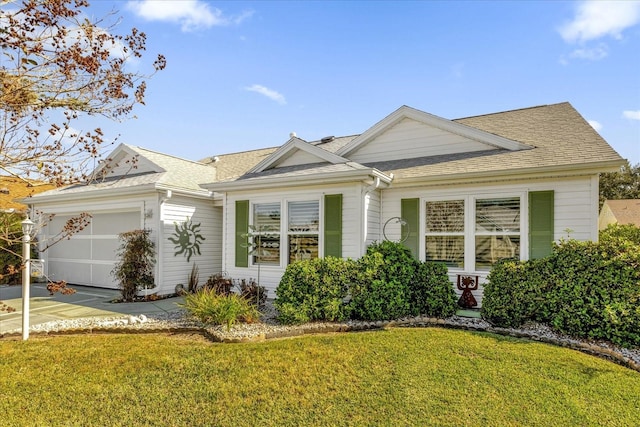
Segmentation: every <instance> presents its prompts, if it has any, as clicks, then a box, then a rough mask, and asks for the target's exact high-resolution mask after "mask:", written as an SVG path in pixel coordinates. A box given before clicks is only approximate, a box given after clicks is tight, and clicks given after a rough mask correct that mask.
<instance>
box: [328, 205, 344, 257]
mask: <svg viewBox="0 0 640 427" xmlns="http://www.w3.org/2000/svg"><path fill="white" fill-rule="evenodd" d="M324 256H334V257H338V258H342V194H326V195H325V196H324Z"/></svg>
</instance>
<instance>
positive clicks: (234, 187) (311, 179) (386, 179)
mask: <svg viewBox="0 0 640 427" xmlns="http://www.w3.org/2000/svg"><path fill="white" fill-rule="evenodd" d="M371 177H373V178H379V179H380V181H381V182H383V183H385V184H389V183H391V181H392V180H393V177H392V176H389V175H386V174H384V173H383V172H380V171H379V170H377V169H358V170H353V171H343V172H337V173H336V172H328V173H319V174H313V175H310V176H305V177H304V178H302V179H296V180H295V181H293V180H292V177H290V176H287V177H273V178H260V179H250V180H244V181H243V180H238V181H231V182H218V183H210V184H203V185H202V186H203V187H204V188H207V189H208V190H210V191H215V192H218V193H224V192H227V191H241V190H248V189H250V190H257V189H266V188H282V187H293V186H296V187H297V186H304V185H317V184H318V182H321V183H322V184H338V183H344V182H354V181H363V180H366V179H368V178H371Z"/></svg>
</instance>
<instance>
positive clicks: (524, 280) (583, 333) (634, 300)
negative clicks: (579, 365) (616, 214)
mask: <svg viewBox="0 0 640 427" xmlns="http://www.w3.org/2000/svg"><path fill="white" fill-rule="evenodd" d="M625 233H626V232H624V233H622V234H620V232H619V231H614V232H612V233H604V235H603V236H602V240H601V241H600V242H599V243H594V242H579V241H576V240H568V241H563V242H561V243H560V244H557V245H555V246H554V250H553V253H552V254H551V255H550V256H548V257H547V258H544V259H540V260H534V261H527V262H515V261H504V262H501V263H499V264H498V265H496V266H494V268H493V269H492V271H491V273H490V274H489V276H488V282H487V284H486V285H485V289H484V299H483V307H482V315H483V317H484V318H485V319H487V320H489V321H491V322H493V323H494V324H496V325H498V326H504V327H517V326H519V325H521V324H522V323H524V322H525V321H527V320H535V321H538V322H542V323H547V324H549V325H551V326H552V327H553V328H554V329H556V330H558V331H560V332H563V333H566V334H568V335H571V336H575V337H582V338H590V339H605V340H609V341H611V342H613V343H615V344H618V345H623V346H640V304H639V302H640V245H637V244H634V242H633V239H629V238H626V237H623V234H625Z"/></svg>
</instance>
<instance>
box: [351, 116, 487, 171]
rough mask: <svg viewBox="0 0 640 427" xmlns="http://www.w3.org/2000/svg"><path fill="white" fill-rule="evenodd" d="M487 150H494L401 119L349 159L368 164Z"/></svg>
mask: <svg viewBox="0 0 640 427" xmlns="http://www.w3.org/2000/svg"><path fill="white" fill-rule="evenodd" d="M490 149H495V147H493V146H491V145H487V144H483V143H480V142H477V141H474V140H471V139H468V138H465V137H462V136H460V135H456V134H452V133H450V132H446V131H443V130H441V129H438V128H435V127H432V126H429V125H426V124H424V123H420V122H418V121H415V120H412V119H407V118H405V119H403V120H401V121H400V122H399V123H398V124H396V125H395V126H393V127H391V128H390V129H389V130H387V131H386V132H384V133H382V134H381V135H379V136H377V137H376V138H375V139H373V140H371V141H369V142H368V143H366V144H365V145H363V146H362V147H360V148H358V150H357V151H355V152H353V153H351V154H350V155H349V158H350V159H351V160H353V161H354V162H359V163H368V162H376V161H384V160H401V159H411V158H416V157H426V156H439V155H444V154H454V153H467V152H473V151H483V150H490Z"/></svg>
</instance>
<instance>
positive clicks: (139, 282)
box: [111, 229, 156, 301]
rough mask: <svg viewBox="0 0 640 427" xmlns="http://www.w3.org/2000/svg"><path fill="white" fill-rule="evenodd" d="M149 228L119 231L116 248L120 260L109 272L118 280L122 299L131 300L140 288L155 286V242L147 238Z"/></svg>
mask: <svg viewBox="0 0 640 427" xmlns="http://www.w3.org/2000/svg"><path fill="white" fill-rule="evenodd" d="M150 233H151V230H148V229H144V230H133V231H127V232H125V233H120V234H119V235H118V238H119V239H120V241H121V242H122V243H121V244H120V247H119V248H118V257H119V258H120V260H119V261H118V262H117V263H116V265H115V267H114V268H113V270H112V271H111V274H112V275H113V276H114V277H115V278H116V280H118V286H119V287H120V290H121V292H122V299H123V300H124V301H133V300H134V298H135V297H136V295H137V294H138V292H139V291H140V290H142V289H150V288H153V287H154V286H155V280H154V277H155V275H154V269H155V265H156V251H155V244H154V243H153V241H151V239H150V238H149V235H150Z"/></svg>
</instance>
